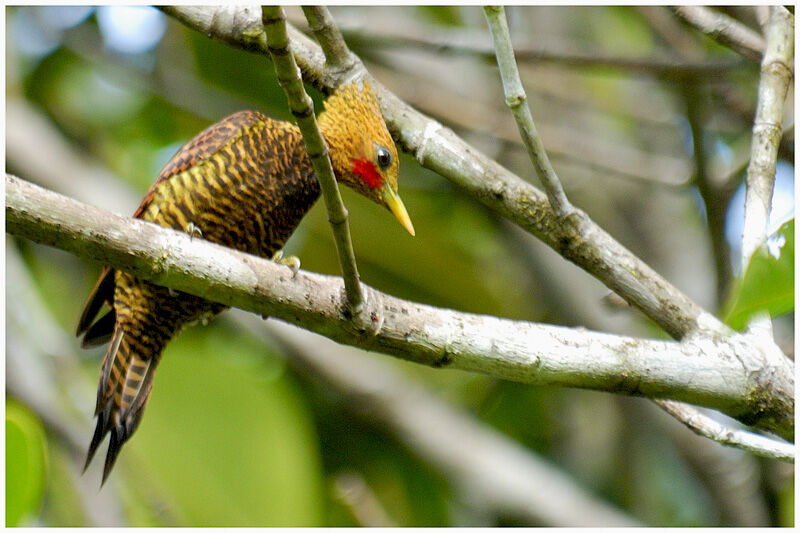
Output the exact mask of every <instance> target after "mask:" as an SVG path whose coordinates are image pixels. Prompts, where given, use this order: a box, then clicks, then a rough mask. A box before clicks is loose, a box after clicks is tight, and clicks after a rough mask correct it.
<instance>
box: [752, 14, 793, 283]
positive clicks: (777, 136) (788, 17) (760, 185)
mask: <svg viewBox="0 0 800 533" xmlns="http://www.w3.org/2000/svg"><path fill="white" fill-rule="evenodd" d="M793 75H794V16H793V15H792V14H791V13H789V11H788V10H786V8H783V7H780V6H777V7H772V8H771V16H770V23H769V32H768V33H767V51H766V53H765V54H764V61H762V63H761V79H760V81H759V83H758V104H757V106H756V117H755V121H754V122H753V141H752V144H751V147H750V165H748V167H747V190H746V193H745V204H744V207H745V210H744V228H743V231H742V272H744V271H745V269H746V268H747V264H748V262H749V261H750V256H751V255H752V254H753V252H754V251H755V250H756V249H757V248H758V247H759V246H761V244H762V243H763V242H764V241H765V240H766V237H767V224H768V221H769V212H770V207H771V205H772V191H773V188H774V186H775V165H776V162H777V157H778V145H779V144H780V140H781V136H782V124H783V105H784V100H785V99H786V93H787V92H788V89H789V84H790V83H791V80H792V76H793Z"/></svg>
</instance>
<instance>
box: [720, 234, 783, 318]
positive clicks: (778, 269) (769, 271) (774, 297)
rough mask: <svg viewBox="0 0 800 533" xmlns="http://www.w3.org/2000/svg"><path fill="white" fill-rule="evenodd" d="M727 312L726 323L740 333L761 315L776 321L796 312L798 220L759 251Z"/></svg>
mask: <svg viewBox="0 0 800 533" xmlns="http://www.w3.org/2000/svg"><path fill="white" fill-rule="evenodd" d="M725 309H726V311H725V312H724V313H723V316H724V317H725V322H726V323H727V324H728V325H729V326H731V327H732V328H734V329H737V330H738V329H742V328H743V327H744V326H745V325H746V324H747V322H748V320H749V319H750V317H752V316H753V315H754V314H755V313H757V312H758V311H764V310H765V311H768V312H769V314H770V316H772V317H776V316H780V315H782V314H784V313H787V312H789V311H792V310H794V219H792V220H790V221H789V222H787V223H785V224H784V225H783V226H781V227H780V228H779V229H778V231H776V232H775V233H774V234H772V235H771V236H770V238H769V239H768V240H767V244H766V245H765V246H762V247H761V248H759V249H758V250H756V252H755V253H754V254H753V257H752V258H751V259H750V263H749V264H748V265H747V270H746V271H745V273H744V276H743V277H742V279H741V280H740V281H739V282H738V283H737V284H736V286H735V287H734V289H733V291H731V296H730V298H729V300H728V303H727V305H726V306H725Z"/></svg>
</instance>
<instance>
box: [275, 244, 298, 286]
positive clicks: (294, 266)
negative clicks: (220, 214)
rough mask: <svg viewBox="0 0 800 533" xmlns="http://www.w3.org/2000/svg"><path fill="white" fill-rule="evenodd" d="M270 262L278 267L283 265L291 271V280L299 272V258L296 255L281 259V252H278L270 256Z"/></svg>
mask: <svg viewBox="0 0 800 533" xmlns="http://www.w3.org/2000/svg"><path fill="white" fill-rule="evenodd" d="M272 261H273V262H275V263H278V264H279V265H285V266H287V267H289V269H290V270H291V271H292V279H294V277H295V276H296V275H297V272H298V271H299V270H300V258H299V257H297V256H296V255H287V256H286V257H283V250H278V251H277V252H275V253H274V254H273V255H272Z"/></svg>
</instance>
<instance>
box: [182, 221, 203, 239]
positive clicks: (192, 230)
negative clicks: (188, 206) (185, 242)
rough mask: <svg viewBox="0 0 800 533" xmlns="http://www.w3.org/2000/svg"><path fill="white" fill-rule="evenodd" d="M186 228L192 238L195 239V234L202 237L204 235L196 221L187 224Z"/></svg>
mask: <svg viewBox="0 0 800 533" xmlns="http://www.w3.org/2000/svg"><path fill="white" fill-rule="evenodd" d="M184 230H186V233H188V234H189V238H190V239H194V237H195V235H196V236H198V237H200V238H202V237H203V230H201V229H200V228H199V227H198V226H195V224H194V222H189V223H188V224H186V227H185V228H184Z"/></svg>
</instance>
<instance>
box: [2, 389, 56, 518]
mask: <svg viewBox="0 0 800 533" xmlns="http://www.w3.org/2000/svg"><path fill="white" fill-rule="evenodd" d="M46 470H47V455H46V450H45V436H44V429H43V428H42V424H41V422H39V419H37V418H36V416H34V415H33V414H32V413H31V412H30V411H28V410H27V409H26V408H24V407H23V406H21V405H20V404H18V403H17V402H14V401H12V400H10V399H8V400H7V402H6V525H7V526H19V525H24V524H25V520H26V518H29V517H30V516H32V515H35V514H36V513H37V512H38V510H39V507H40V506H41V503H42V494H43V489H44V480H45V472H46Z"/></svg>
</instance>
